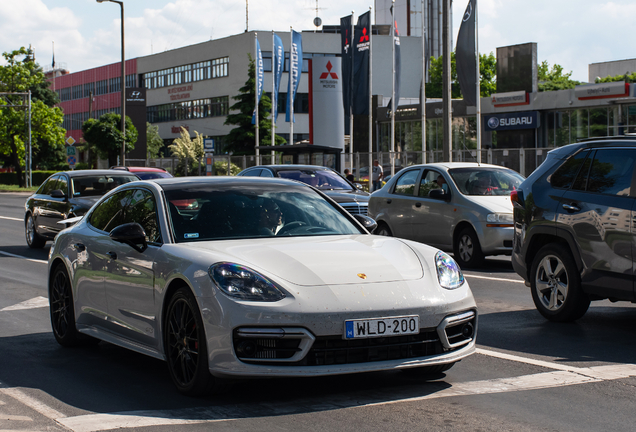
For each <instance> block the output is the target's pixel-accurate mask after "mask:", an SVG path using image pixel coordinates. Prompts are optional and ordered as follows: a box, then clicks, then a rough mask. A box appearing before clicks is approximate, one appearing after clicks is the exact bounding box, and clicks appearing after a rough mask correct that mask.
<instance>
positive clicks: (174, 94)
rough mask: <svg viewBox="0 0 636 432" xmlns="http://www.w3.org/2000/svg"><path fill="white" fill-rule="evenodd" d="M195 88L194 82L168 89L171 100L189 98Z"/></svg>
mask: <svg viewBox="0 0 636 432" xmlns="http://www.w3.org/2000/svg"><path fill="white" fill-rule="evenodd" d="M192 90H193V87H192V84H189V85H184V86H179V87H172V88H169V89H168V94H169V95H170V100H179V99H189V98H190V92H191V91H192Z"/></svg>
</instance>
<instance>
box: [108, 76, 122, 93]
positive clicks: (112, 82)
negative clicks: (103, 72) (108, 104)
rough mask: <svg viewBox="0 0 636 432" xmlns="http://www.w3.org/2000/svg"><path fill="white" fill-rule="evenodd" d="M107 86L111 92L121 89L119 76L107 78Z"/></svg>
mask: <svg viewBox="0 0 636 432" xmlns="http://www.w3.org/2000/svg"><path fill="white" fill-rule="evenodd" d="M108 87H109V90H110V92H111V93H116V92H120V91H121V77H115V78H111V79H109V80H108Z"/></svg>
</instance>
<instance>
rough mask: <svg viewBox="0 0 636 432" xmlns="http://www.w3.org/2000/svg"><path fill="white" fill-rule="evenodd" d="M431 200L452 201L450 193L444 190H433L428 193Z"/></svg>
mask: <svg viewBox="0 0 636 432" xmlns="http://www.w3.org/2000/svg"><path fill="white" fill-rule="evenodd" d="M428 197H429V198H433V199H437V200H443V201H450V198H451V196H450V193H448V192H446V191H445V190H444V189H433V190H431V191H430V192H429V193H428Z"/></svg>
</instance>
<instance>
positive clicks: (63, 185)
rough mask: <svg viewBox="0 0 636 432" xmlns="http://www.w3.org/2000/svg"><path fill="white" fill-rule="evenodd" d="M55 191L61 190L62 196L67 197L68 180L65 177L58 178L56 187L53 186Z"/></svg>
mask: <svg viewBox="0 0 636 432" xmlns="http://www.w3.org/2000/svg"><path fill="white" fill-rule="evenodd" d="M55 189H59V190H61V191H62V192H64V195H66V196H68V179H67V178H66V176H63V175H61V176H60V179H59V180H58V181H57V185H55Z"/></svg>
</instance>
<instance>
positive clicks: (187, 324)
mask: <svg viewBox="0 0 636 432" xmlns="http://www.w3.org/2000/svg"><path fill="white" fill-rule="evenodd" d="M163 328H164V335H163V336H164V351H165V355H166V360H167V362H168V370H169V372H170V378H172V382H173V383H174V385H175V386H176V387H177V390H179V392H180V393H182V394H184V395H186V396H203V395H206V394H209V393H212V392H213V393H220V392H222V391H223V390H224V389H225V385H226V383H225V380H222V379H218V378H215V377H213V376H212V375H211V374H210V370H209V369H208V348H207V343H206V338H205V329H204V327H203V319H202V318H201V313H200V312H199V306H198V304H197V301H196V298H195V297H194V295H193V294H192V292H191V291H190V289H188V288H187V287H181V288H179V289H178V290H177V291H176V292H175V293H174V295H173V296H172V298H171V299H170V302H169V304H168V308H167V309H166V317H165V320H164V326H163Z"/></svg>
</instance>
